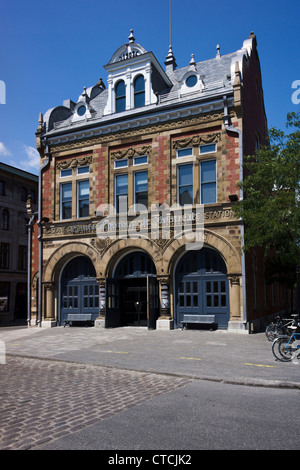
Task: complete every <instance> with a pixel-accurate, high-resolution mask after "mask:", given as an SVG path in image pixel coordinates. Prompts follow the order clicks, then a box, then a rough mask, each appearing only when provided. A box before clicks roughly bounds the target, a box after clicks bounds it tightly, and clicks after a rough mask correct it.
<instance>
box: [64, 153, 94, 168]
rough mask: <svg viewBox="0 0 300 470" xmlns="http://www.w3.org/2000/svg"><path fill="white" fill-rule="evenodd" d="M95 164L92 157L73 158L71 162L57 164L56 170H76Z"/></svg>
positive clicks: (65, 161)
mask: <svg viewBox="0 0 300 470" xmlns="http://www.w3.org/2000/svg"><path fill="white" fill-rule="evenodd" d="M90 163H93V157H92V155H90V156H88V157H80V158H72V159H69V160H63V161H61V162H57V164H56V168H57V169H58V170H65V169H66V168H76V167H78V166H85V165H89V164H90Z"/></svg>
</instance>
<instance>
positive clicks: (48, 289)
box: [42, 281, 56, 326]
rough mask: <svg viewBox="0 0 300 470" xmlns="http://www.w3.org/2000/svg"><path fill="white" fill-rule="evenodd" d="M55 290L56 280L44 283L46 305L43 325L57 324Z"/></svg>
mask: <svg viewBox="0 0 300 470" xmlns="http://www.w3.org/2000/svg"><path fill="white" fill-rule="evenodd" d="M54 291H55V283H54V282H51V281H49V282H45V283H44V293H45V300H46V302H45V304H46V305H45V314H44V319H42V326H56V318H55V307H54Z"/></svg>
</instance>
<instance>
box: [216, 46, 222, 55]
mask: <svg viewBox="0 0 300 470" xmlns="http://www.w3.org/2000/svg"><path fill="white" fill-rule="evenodd" d="M216 49H217V55H216V57H221V53H220V44H217V47H216Z"/></svg>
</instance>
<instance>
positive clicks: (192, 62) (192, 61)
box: [190, 54, 196, 70]
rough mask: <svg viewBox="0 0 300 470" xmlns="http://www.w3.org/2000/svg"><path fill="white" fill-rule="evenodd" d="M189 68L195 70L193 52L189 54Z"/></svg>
mask: <svg viewBox="0 0 300 470" xmlns="http://www.w3.org/2000/svg"><path fill="white" fill-rule="evenodd" d="M190 69H193V70H196V62H195V56H194V54H191V61H190Z"/></svg>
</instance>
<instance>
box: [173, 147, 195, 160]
mask: <svg viewBox="0 0 300 470" xmlns="http://www.w3.org/2000/svg"><path fill="white" fill-rule="evenodd" d="M192 155H193V149H192V148H188V149H181V150H177V157H178V158H180V157H190V156H192Z"/></svg>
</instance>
